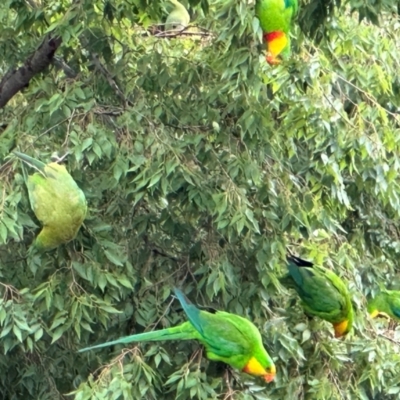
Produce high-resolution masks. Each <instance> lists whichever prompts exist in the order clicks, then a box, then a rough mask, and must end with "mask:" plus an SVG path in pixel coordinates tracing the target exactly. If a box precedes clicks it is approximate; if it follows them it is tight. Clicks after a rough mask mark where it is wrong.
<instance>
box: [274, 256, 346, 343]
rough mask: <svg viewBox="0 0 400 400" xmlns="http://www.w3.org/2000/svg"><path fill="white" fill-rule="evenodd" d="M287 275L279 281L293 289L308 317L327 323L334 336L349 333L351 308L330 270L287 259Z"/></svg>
mask: <svg viewBox="0 0 400 400" xmlns="http://www.w3.org/2000/svg"><path fill="white" fill-rule="evenodd" d="M287 261H288V269H289V274H288V275H287V276H285V277H284V278H283V280H282V282H283V283H284V284H286V285H287V286H288V287H292V288H294V289H295V290H296V292H297V293H298V295H299V296H300V298H301V300H302V305H303V308H304V310H305V312H306V314H308V315H312V316H317V317H320V318H322V319H324V320H325V321H328V322H330V323H331V324H332V325H333V328H334V330H335V337H341V336H344V335H346V334H347V333H349V332H350V330H351V328H352V325H353V307H352V305H351V299H350V294H349V292H348V290H347V287H346V285H345V283H344V282H343V281H342V279H340V278H339V277H338V276H337V275H336V274H335V273H334V272H332V271H330V270H329V269H326V268H323V267H319V266H316V265H313V264H312V263H311V262H309V261H305V260H302V259H301V258H299V257H294V256H289V257H287Z"/></svg>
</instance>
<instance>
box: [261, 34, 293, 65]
mask: <svg viewBox="0 0 400 400" xmlns="http://www.w3.org/2000/svg"><path fill="white" fill-rule="evenodd" d="M264 39H265V41H266V42H267V62H268V63H269V64H272V65H273V64H279V63H280V60H279V59H277V57H278V55H279V54H281V53H282V51H283V49H284V48H285V47H286V46H287V44H288V39H287V36H286V34H285V33H284V32H270V33H266V34H264Z"/></svg>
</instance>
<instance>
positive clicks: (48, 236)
mask: <svg viewBox="0 0 400 400" xmlns="http://www.w3.org/2000/svg"><path fill="white" fill-rule="evenodd" d="M14 154H15V155H16V156H17V157H18V158H19V159H21V160H22V161H24V162H25V163H26V164H28V165H29V166H31V167H33V168H35V169H36V170H37V171H38V172H36V173H34V174H33V175H31V176H29V177H28V180H27V186H28V194H29V201H30V203H31V207H32V209H33V212H34V213H35V215H36V217H37V219H38V220H39V221H40V222H41V223H42V224H43V229H42V230H41V232H40V233H39V235H38V236H37V238H36V240H35V242H34V246H35V247H36V248H37V249H38V250H40V251H47V250H50V249H52V248H54V247H57V246H59V245H60V244H62V243H67V242H69V241H70V240H72V239H73V238H74V237H75V236H76V234H77V232H78V230H79V228H80V226H81V225H82V222H83V220H84V219H85V216H86V212H87V203H86V198H85V195H84V194H83V192H82V190H81V189H79V187H78V185H77V184H76V182H75V181H74V180H73V178H72V176H71V175H70V174H69V173H68V171H67V170H66V168H65V167H64V165H60V164H57V163H55V162H52V163H49V164H47V165H46V164H44V163H43V162H41V161H39V160H36V159H34V158H32V157H29V156H28V155H26V154H23V153H20V152H18V151H14Z"/></svg>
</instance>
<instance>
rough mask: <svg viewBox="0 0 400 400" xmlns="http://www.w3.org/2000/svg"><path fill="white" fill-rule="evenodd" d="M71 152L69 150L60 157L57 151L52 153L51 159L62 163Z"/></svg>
mask: <svg viewBox="0 0 400 400" xmlns="http://www.w3.org/2000/svg"><path fill="white" fill-rule="evenodd" d="M69 154H70V152H69V151H67V152H66V153H65V154H64V155H63V156H61V157H59V156H58V153H57V152H56V151H55V152H54V153H53V154H52V155H51V157H50V158H51V161H54V162H56V163H57V164H60V163H62V162H63V161H64V158H65V157H67V156H68V155H69Z"/></svg>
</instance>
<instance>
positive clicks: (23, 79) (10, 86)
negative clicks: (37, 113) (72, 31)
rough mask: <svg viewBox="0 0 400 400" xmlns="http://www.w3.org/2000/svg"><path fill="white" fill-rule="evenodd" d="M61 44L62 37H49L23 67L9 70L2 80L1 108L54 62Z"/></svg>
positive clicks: (0, 83)
mask: <svg viewBox="0 0 400 400" xmlns="http://www.w3.org/2000/svg"><path fill="white" fill-rule="evenodd" d="M60 44H61V38H59V37H47V38H46V39H45V40H44V41H43V43H42V44H41V45H40V46H39V48H38V49H37V50H36V51H35V52H34V53H33V54H32V55H31V56H30V57H29V58H28V59H27V60H26V61H25V63H24V65H23V66H22V67H20V68H18V69H13V70H11V71H8V72H7V74H6V75H5V76H4V78H3V79H2V81H1V82H0V108H3V107H4V106H5V105H6V104H7V103H8V101H9V100H10V99H11V98H12V97H13V96H14V95H15V94H16V93H18V92H19V91H20V90H22V89H23V88H25V87H27V86H28V85H29V81H30V80H31V79H32V78H33V77H34V76H35V75H36V74H38V73H40V72H42V71H43V70H44V69H45V68H46V67H47V66H48V65H49V64H50V63H51V62H52V60H53V57H54V53H55V52H56V50H57V49H58V47H59V46H60Z"/></svg>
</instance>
